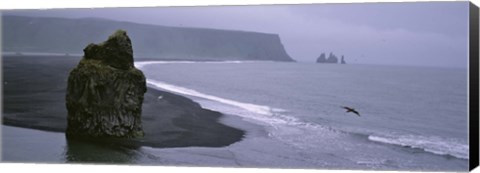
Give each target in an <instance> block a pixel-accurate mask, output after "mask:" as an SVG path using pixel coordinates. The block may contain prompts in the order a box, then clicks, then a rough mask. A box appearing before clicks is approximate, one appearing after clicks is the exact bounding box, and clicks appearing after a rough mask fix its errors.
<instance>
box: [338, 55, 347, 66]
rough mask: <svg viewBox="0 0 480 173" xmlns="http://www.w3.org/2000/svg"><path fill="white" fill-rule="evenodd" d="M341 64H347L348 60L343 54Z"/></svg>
mask: <svg viewBox="0 0 480 173" xmlns="http://www.w3.org/2000/svg"><path fill="white" fill-rule="evenodd" d="M340 64H347V62H345V57H343V55H342V60H341V61H340Z"/></svg>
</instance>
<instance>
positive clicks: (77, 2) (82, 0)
mask: <svg viewBox="0 0 480 173" xmlns="http://www.w3.org/2000/svg"><path fill="white" fill-rule="evenodd" d="M425 1H428V0H390V1H379V0H201V1H193V0H191V1H187V0H177V1H158V0H137V1H131V0H68V1H58V0H4V1H2V2H1V3H0V10H6V9H52V8H100V7H158V6H205V5H260V4H299V3H302V4H310V3H364V2H425ZM435 1H448V0H435ZM472 2H473V3H474V4H476V5H477V6H480V0H472ZM0 170H2V172H3V171H5V172H35V173H37V172H48V173H51V172H65V171H68V172H74V173H75V172H81V173H85V172H86V171H95V172H104V173H107V172H115V173H117V172H119V173H121V172H128V173H133V172H142V173H148V172H159V171H161V172H196V173H197V172H200V173H203V172H208V173H210V172H211V173H217V172H218V173H220V172H221V173H223V172H226V171H228V172H232V173H237V172H254V173H257V172H262V173H272V172H279V173H293V172H295V173H297V172H298V173H312V172H341V173H347V172H348V173H353V172H379V171H338V170H305V169H258V168H205V167H202V168H196V167H165V166H117V165H101V166H99V165H88V166H86V165H78V164H76V165H71V164H70V165H69V164H23V163H9V164H7V163H1V164H0ZM388 172H392V173H395V172H399V171H388ZM474 172H477V173H478V172H480V169H479V168H477V169H475V171H474Z"/></svg>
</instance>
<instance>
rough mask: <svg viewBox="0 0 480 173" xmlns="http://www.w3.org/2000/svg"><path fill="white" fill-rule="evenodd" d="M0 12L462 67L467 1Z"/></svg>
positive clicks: (311, 54)
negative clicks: (205, 31) (276, 38)
mask: <svg viewBox="0 0 480 173" xmlns="http://www.w3.org/2000/svg"><path fill="white" fill-rule="evenodd" d="M2 14H3V15H23V16H48V17H62V18H86V17H95V18H105V19H112V20H118V21H130V22H136V23H145V24H155V25H167V26H181V27H201V28H215V29H229V30H245V31H256V32H265V33H277V34H279V35H280V38H281V40H282V43H283V44H284V46H285V49H286V50H287V52H288V54H289V55H290V56H292V58H293V59H295V60H297V61H300V62H313V61H315V59H316V58H317V57H318V56H319V55H320V54H321V53H322V52H325V53H329V52H334V53H335V54H336V55H337V56H341V55H344V56H345V58H346V60H347V63H352V64H353V63H359V64H394V65H415V66H443V67H462V68H466V66H467V51H468V49H467V46H468V2H418V3H356V4H310V5H304V4H303V5H263V6H207V7H159V8H103V9H100V8H98V9H56V10H15V11H11V10H10V11H2Z"/></svg>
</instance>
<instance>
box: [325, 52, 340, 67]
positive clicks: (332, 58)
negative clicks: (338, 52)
mask: <svg viewBox="0 0 480 173" xmlns="http://www.w3.org/2000/svg"><path fill="white" fill-rule="evenodd" d="M326 63H335V64H336V63H338V58H337V56H335V55H334V54H333V53H331V52H330V55H328V58H327V61H326Z"/></svg>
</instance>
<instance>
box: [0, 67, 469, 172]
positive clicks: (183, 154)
mask: <svg viewBox="0 0 480 173" xmlns="http://www.w3.org/2000/svg"><path fill="white" fill-rule="evenodd" d="M136 66H137V67H138V68H140V69H142V70H143V72H144V73H145V75H146V77H147V83H148V85H149V86H150V87H154V88H157V89H161V90H165V91H169V92H173V93H177V94H181V95H185V96H187V97H190V98H192V99H193V100H195V101H197V102H199V103H200V104H201V105H202V107H204V108H208V109H212V110H216V111H220V112H222V113H224V114H226V116H227V118H224V119H222V120H221V121H222V122H223V123H225V124H227V125H231V126H234V127H238V128H242V129H245V130H247V135H246V138H245V139H244V140H242V141H240V142H237V143H234V144H232V145H230V146H227V147H222V148H205V147H186V148H171V149H168V148H167V149H156V148H150V147H142V148H140V149H138V150H135V151H116V150H115V151H114V150H109V149H107V148H103V149H102V148H97V147H94V146H93V147H92V146H88V144H75V145H72V144H67V143H66V141H65V140H64V138H63V134H61V133H49V132H41V131H35V130H27V129H21V128H13V127H4V128H3V136H4V138H3V142H4V144H3V147H2V148H3V149H4V154H3V157H4V158H3V159H4V160H6V161H22V158H23V157H25V156H24V155H21V154H18V152H17V151H15V148H32V147H34V148H37V149H36V150H37V151H49V152H48V153H57V154H56V155H54V156H51V157H48V158H30V160H31V161H36V162H45V159H46V161H47V162H48V161H52V162H57V161H60V162H63V161H66V162H68V161H75V159H76V158H80V159H77V160H84V161H96V160H95V158H106V159H107V160H98V161H100V162H105V161H107V162H108V161H109V160H108V159H110V161H112V162H115V163H117V162H118V159H121V160H120V162H119V163H128V164H153V165H185V166H234V167H277V168H317V169H322V168H324V169H381V170H442V171H448V170H455V171H466V170H467V169H468V151H469V148H468V142H467V141H468V131H467V122H468V118H467V86H468V84H467V70H466V69H462V68H436V67H404V66H380V65H350V64H348V65H336V64H313V63H282V62H240V61H227V62H187V61H182V62H173V61H170V62H160V61H155V62H136ZM160 98H161V97H160ZM343 106H348V107H353V108H355V109H356V110H357V111H358V112H359V113H360V116H357V115H355V114H353V113H347V112H346V111H345V109H343V108H342V107H343ZM245 122H249V123H245ZM19 133H22V134H25V135H23V136H26V137H28V136H29V135H28V134H30V136H35V137H37V138H39V137H40V138H43V139H46V140H45V142H48V141H57V142H56V145H53V146H57V145H60V146H58V147H44V150H42V149H40V150H39V149H38V147H39V146H40V147H41V146H43V145H33V144H31V145H29V143H28V142H27V143H25V142H21V141H18V140H21V139H18V140H17V139H15V138H13V137H12V139H10V138H9V134H19ZM225 135H228V134H225ZM11 136H17V135H11ZM16 140H17V141H16ZM27 141H28V140H27ZM20 144H21V145H20ZM7 146H10V147H9V150H8V151H7V152H6V153H5V149H6V147H7ZM45 146H47V145H45ZM49 146H52V145H49ZM7 148H8V147H7ZM31 151H32V152H33V153H35V152H34V151H35V150H33V149H32V150H31ZM92 151H93V152H92ZM88 153H96V154H97V155H92V154H88ZM98 154H100V155H98ZM50 155H51V154H50ZM104 156H105V157H104ZM107 156H108V157H107ZM88 158H93V159H92V160H88ZM32 159H33V160H32ZM72 159H73V160H72ZM115 159H116V160H115ZM23 160H24V159H23Z"/></svg>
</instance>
